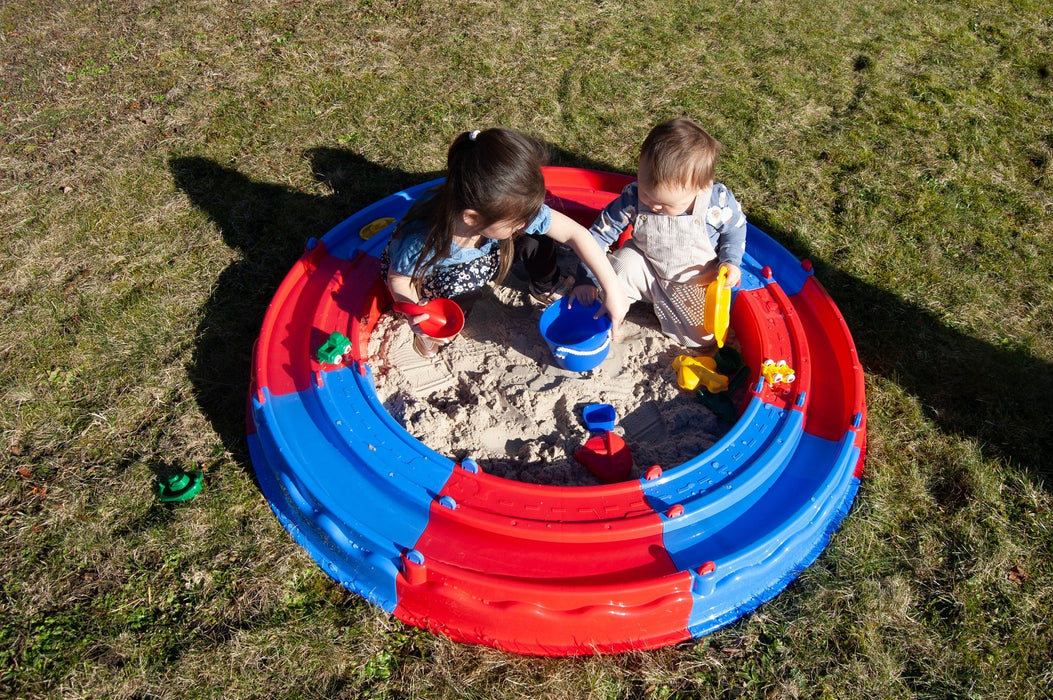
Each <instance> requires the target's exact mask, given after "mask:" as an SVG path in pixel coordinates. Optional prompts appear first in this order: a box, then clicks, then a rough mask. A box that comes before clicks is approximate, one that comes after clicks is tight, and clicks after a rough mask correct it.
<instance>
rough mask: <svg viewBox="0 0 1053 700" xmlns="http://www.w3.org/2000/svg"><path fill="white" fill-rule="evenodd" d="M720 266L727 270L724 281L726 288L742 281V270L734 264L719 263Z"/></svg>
mask: <svg viewBox="0 0 1053 700" xmlns="http://www.w3.org/2000/svg"><path fill="white" fill-rule="evenodd" d="M720 266H721V267H722V268H724V269H725V270H727V271H728V278H727V280H725V282H724V286H725V287H727V288H728V289H731V288H733V287H737V286H739V282H741V281H742V270H740V269H739V268H738V266H736V265H732V264H731V263H726V262H725V263H720Z"/></svg>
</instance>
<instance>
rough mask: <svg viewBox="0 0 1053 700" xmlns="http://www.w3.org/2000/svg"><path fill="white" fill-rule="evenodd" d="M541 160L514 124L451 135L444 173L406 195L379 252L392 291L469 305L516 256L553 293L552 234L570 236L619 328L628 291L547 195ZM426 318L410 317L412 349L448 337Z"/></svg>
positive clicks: (537, 285)
mask: <svg viewBox="0 0 1053 700" xmlns="http://www.w3.org/2000/svg"><path fill="white" fill-rule="evenodd" d="M543 163H544V156H543V152H542V150H541V148H540V147H539V145H538V144H537V143H535V142H534V141H532V140H530V139H528V138H527V137H525V136H523V135H522V134H520V133H518V132H516V131H513V130H511V129H503V128H496V129H487V130H486V131H472V132H470V133H463V134H461V135H459V136H458V137H457V138H456V139H454V141H453V143H452V144H451V145H450V150H449V153H448V154H447V158H446V179H445V180H444V181H443V182H442V183H441V184H440V185H438V186H437V187H436V188H435V189H434V190H432V191H430V192H428V193H427V194H425V196H424V197H422V198H421V199H419V200H418V201H417V202H415V203H414V204H413V206H412V207H411V208H410V210H409V212H407V214H406V216H405V217H403V219H402V220H401V221H400V222H399V224H398V226H397V227H396V229H395V232H394V234H393V235H392V238H391V242H390V243H388V246H387V248H386V249H385V250H384V253H383V255H382V256H381V273H382V274H383V275H384V277H385V279H386V280H387V285H388V289H389V290H390V291H391V296H392V298H393V299H394V300H395V301H404V302H410V303H414V304H423V303H426V302H428V301H430V300H432V299H437V298H439V297H447V298H451V299H453V300H454V301H456V302H457V303H458V304H460V306H461V308H462V309H464V311H465V314H467V313H468V312H469V311H470V309H471V307H472V305H473V304H474V303H475V301H476V300H477V299H478V298H479V296H481V294H482V289H483V287H485V285H486V284H487V283H488V282H489V281H490V280H491V279H494V280H496V281H497V282H498V283H500V282H501V281H502V280H503V279H504V277H505V275H506V274H507V273H508V269H509V267H510V266H511V264H512V261H513V257H517V258H519V259H521V260H523V262H524V264H525V265H526V268H527V273H528V275H529V276H530V291H531V294H532V296H534V297H535V298H538V299H540V300H542V301H553V300H555V299H556V298H558V293H557V292H555V287H556V284H557V281H558V275H559V268H558V266H557V265H556V247H555V243H553V241H555V242H559V243H566V244H567V245H569V246H570V247H571V248H572V249H573V250H574V252H576V253H577V254H578V257H579V258H580V259H581V261H582V262H583V263H584V264H585V265H586V266H588V268H589V271H591V272H592V274H593V275H594V276H595V278H596V281H597V282H598V283H599V286H600V288H601V290H602V292H603V306H602V307H601V308H600V311H599V313H600V314H603V313H607V314H609V315H610V317H611V321H612V324H613V329H614V330H615V331H616V330H617V328H618V326H619V324H620V323H621V321H622V319H623V318H624V317H625V313H626V312H627V311H628V308H629V302H628V299H627V298H626V296H625V293H624V292H623V291H622V289H621V287H620V286H619V284H618V280H617V278H616V277H615V274H614V270H613V269H612V268H611V265H610V263H609V262H608V261H607V257H606V255H605V254H604V252H603V250H602V249H601V248H600V247H599V245H598V244H597V243H596V242H595V241H594V240H593V238H592V236H591V235H590V234H589V232H588V231H587V230H586V229H585V228H584V227H582V226H580V225H579V224H577V223H576V222H575V221H573V220H572V219H570V218H568V217H567V216H564V215H563V214H561V213H560V212H557V211H553V210H552V209H550V208H549V207H548V206H547V205H546V204H545V180H544V177H543V175H542V173H541V166H542V165H543ZM546 237H547V238H546ZM550 239H551V240H550ZM426 319H427V315H426V314H421V315H414V316H409V317H408V318H407V320H408V322H409V324H410V328H411V329H412V330H413V333H414V336H413V347H414V349H415V350H416V351H417V352H418V353H419V354H421V355H423V356H424V357H434V356H435V354H436V353H437V352H438V350H439V348H440V347H441V346H442V345H443V344H444V343H447V342H449V341H450V340H452V339H447V340H438V339H435V338H430V337H428V336H427V335H426V334H424V333H423V331H422V330H421V329H420V327H419V325H418V324H419V323H420V322H421V321H424V320H426Z"/></svg>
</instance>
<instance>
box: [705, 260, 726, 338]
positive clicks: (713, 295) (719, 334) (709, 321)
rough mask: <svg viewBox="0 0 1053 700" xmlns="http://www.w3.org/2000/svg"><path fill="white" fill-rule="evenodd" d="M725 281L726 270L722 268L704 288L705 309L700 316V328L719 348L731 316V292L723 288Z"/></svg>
mask: <svg viewBox="0 0 1053 700" xmlns="http://www.w3.org/2000/svg"><path fill="white" fill-rule="evenodd" d="M727 280H728V271H727V268H723V267H722V268H720V272H718V273H717V278H716V279H715V280H713V281H712V282H710V283H709V286H708V287H706V308H705V311H704V312H703V315H702V327H703V328H705V329H706V331H707V332H709V333H712V334H713V337H714V338H716V340H717V347H720V348H722V347H724V339H725V338H727V335H728V322H729V317H730V315H731V290H730V289H728V288H727V287H725V286H724V284H725V283H726V282H727Z"/></svg>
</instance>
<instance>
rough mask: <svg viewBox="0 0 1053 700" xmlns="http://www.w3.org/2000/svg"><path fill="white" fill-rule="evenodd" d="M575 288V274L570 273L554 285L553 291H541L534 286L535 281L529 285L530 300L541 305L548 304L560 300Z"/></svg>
mask: <svg viewBox="0 0 1053 700" xmlns="http://www.w3.org/2000/svg"><path fill="white" fill-rule="evenodd" d="M573 288H574V276H573V275H568V276H567V277H564V278H563V279H561V280H560V281H559V282H557V283H556V285H555V286H554V287H552V291H549V292H542V291H539V290H538V288H537V287H535V286H534V283H533V282H531V283H530V284H528V285H527V291H528V292H529V293H530V300H531V301H532V302H535V303H537V304H540V305H541V306H548V305H549V304H552V303H555V302H557V301H559V300H560V299H562V298H563V297H564V295H566V294H567V293H568V292H570V290H571V289H573Z"/></svg>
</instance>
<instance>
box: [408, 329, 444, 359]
mask: <svg viewBox="0 0 1053 700" xmlns="http://www.w3.org/2000/svg"><path fill="white" fill-rule="evenodd" d="M440 347H441V343H436V342H435V341H434V340H429V339H427V338H425V337H424V336H423V335H417V334H416V333H414V334H413V350H414V352H416V353H417V354H418V355H420V356H421V357H423V358H425V359H431V358H433V357H435V356H436V355H438V354H439V348H440Z"/></svg>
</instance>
